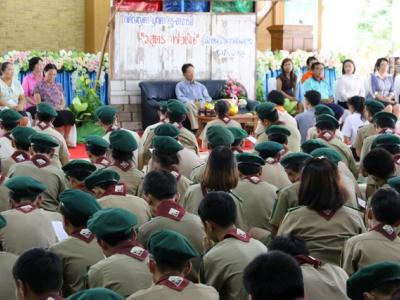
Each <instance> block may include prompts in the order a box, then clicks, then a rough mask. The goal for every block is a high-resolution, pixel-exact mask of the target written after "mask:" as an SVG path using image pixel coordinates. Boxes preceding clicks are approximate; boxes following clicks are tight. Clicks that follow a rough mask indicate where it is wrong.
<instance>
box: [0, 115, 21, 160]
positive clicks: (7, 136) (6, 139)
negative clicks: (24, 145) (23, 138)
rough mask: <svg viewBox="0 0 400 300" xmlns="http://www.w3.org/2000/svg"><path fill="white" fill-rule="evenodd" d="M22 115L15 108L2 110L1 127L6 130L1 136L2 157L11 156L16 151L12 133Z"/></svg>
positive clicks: (0, 116)
mask: <svg viewBox="0 0 400 300" xmlns="http://www.w3.org/2000/svg"><path fill="white" fill-rule="evenodd" d="M21 118H22V115H21V114H20V113H18V112H16V111H15V110H12V109H5V110H2V111H0V129H1V130H2V131H3V132H4V133H3V136H2V137H0V146H1V147H0V159H2V160H3V159H7V158H9V157H10V156H11V155H12V154H13V153H14V151H15V148H14V147H13V145H12V138H11V133H12V131H13V129H14V128H16V127H17V126H18V124H19V121H20V120H21Z"/></svg>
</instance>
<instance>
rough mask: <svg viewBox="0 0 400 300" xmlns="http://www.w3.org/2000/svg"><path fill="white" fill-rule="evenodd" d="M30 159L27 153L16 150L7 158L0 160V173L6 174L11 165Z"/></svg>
mask: <svg viewBox="0 0 400 300" xmlns="http://www.w3.org/2000/svg"><path fill="white" fill-rule="evenodd" d="M28 160H30V155H29V153H26V152H23V151H18V150H16V151H15V152H14V153H13V154H12V155H11V156H10V157H9V158H6V159H3V160H1V174H3V175H7V174H8V171H9V170H10V168H11V166H12V165H14V164H17V163H21V162H24V161H28Z"/></svg>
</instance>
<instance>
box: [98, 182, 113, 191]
mask: <svg viewBox="0 0 400 300" xmlns="http://www.w3.org/2000/svg"><path fill="white" fill-rule="evenodd" d="M114 184H115V182H114V181H108V182H103V183H101V184H99V185H96V186H98V187H99V188H101V189H103V190H106V189H108V188H109V187H110V186H112V185H114Z"/></svg>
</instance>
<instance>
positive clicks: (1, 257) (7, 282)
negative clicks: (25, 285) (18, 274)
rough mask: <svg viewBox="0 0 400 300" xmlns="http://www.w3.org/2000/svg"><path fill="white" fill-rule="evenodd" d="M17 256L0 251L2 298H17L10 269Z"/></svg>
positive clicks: (0, 292) (14, 299)
mask: <svg viewBox="0 0 400 300" xmlns="http://www.w3.org/2000/svg"><path fill="white" fill-rule="evenodd" d="M17 258H18V257H17V256H16V255H14V254H12V253H8V252H0V278H1V281H0V295H1V299H4V300H17V298H16V296H15V280H14V277H13V275H12V269H13V266H14V264H15V262H16V261H17Z"/></svg>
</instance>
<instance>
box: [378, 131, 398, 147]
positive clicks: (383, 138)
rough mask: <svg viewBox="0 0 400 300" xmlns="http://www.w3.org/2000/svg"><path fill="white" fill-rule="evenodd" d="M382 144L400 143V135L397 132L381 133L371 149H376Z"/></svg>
mask: <svg viewBox="0 0 400 300" xmlns="http://www.w3.org/2000/svg"><path fill="white" fill-rule="evenodd" d="M381 145H400V137H399V136H397V135H395V134H388V133H385V134H379V135H378V136H377V137H376V138H374V140H373V142H372V145H371V149H375V148H376V147H379V146H381Z"/></svg>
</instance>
